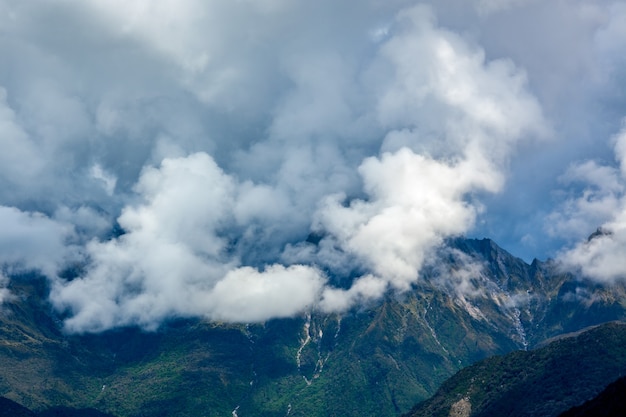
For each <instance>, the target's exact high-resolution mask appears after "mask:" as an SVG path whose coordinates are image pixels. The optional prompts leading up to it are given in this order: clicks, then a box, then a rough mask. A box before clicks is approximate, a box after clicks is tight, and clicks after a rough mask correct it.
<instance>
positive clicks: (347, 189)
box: [0, 0, 626, 332]
mask: <svg viewBox="0 0 626 417" xmlns="http://www.w3.org/2000/svg"><path fill="white" fill-rule="evenodd" d="M624 19H626V8H624V7H623V4H621V3H620V2H613V1H600V2H598V1H593V2H592V1H586V0H577V1H574V2H568V1H564V0H563V1H561V0H559V1H555V2H550V3H549V4H546V3H545V2H537V1H532V0H530V1H517V0H515V1H512V0H507V1H493V0H490V1H485V0H476V1H473V2H461V1H455V0H447V1H444V2H432V4H429V2H426V3H424V4H416V3H414V2H412V1H408V0H397V1H391V2H379V1H376V0H368V1H365V2H361V1H359V2H357V1H348V2H343V3H341V4H337V3H336V2H333V1H326V0H323V1H321V2H316V3H315V4H304V3H302V4H301V3H293V2H289V1H283V0H261V1H240V2H220V1H199V0H184V1H176V2H174V1H162V2H159V3H158V4H152V3H150V2H145V1H141V0H134V1H124V2H122V1H100V0H90V1H80V2H79V1H75V0H63V1H60V2H56V3H55V4H54V5H51V4H49V3H48V2H44V1H30V2H14V1H9V0H0V53H2V55H3V57H5V58H6V59H5V60H3V63H2V64H1V65H0V146H1V147H2V149H3V152H2V153H0V185H1V187H0V225H1V226H2V227H1V231H0V245H1V246H2V249H3V250H2V252H1V253H0V264H1V266H2V271H4V272H3V274H4V275H3V276H9V275H10V274H11V273H12V272H14V271H18V270H23V269H37V270H40V271H42V272H43V273H44V274H45V275H46V276H48V277H49V279H50V281H51V283H52V289H53V290H52V293H51V300H52V302H53V304H54V305H55V306H56V307H57V308H58V309H59V310H61V311H66V312H67V313H68V316H69V318H68V319H67V321H66V326H67V329H68V330H69V331H78V332H80V331H100V330H104V329H108V328H111V327H115V326H125V325H140V326H143V327H145V328H156V327H158V325H159V323H161V322H162V321H163V320H166V319H168V318H171V317H189V316H205V317H208V318H210V319H213V320H226V321H242V322H249V321H262V320H267V319H269V318H272V317H285V316H290V315H294V314H298V313H300V312H303V311H305V310H309V309H314V308H320V309H323V310H325V311H343V310H346V309H348V308H350V307H351V306H353V305H354V304H355V303H361V302H367V301H368V300H372V299H376V298H377V297H380V296H381V295H382V294H384V292H385V291H388V290H392V291H403V290H406V289H408V288H410V286H411V285H412V284H413V283H415V282H417V281H418V280H419V279H420V269H421V268H422V266H423V265H424V263H425V261H426V260H427V259H428V258H429V257H430V256H432V254H433V253H434V252H435V251H436V250H437V248H438V247H439V246H440V245H441V244H442V243H443V242H444V241H445V239H446V238H447V237H450V236H457V235H463V234H479V235H482V234H488V235H490V236H491V237H494V238H496V240H498V241H501V242H502V243H503V244H505V246H507V247H509V248H511V249H513V251H514V252H516V251H515V249H519V250H520V251H522V252H523V253H526V254H528V253H530V252H531V251H535V252H536V251H540V252H541V253H534V255H535V256H539V257H541V256H544V253H547V254H554V253H556V252H557V250H558V248H559V247H560V246H561V245H563V244H565V243H570V244H571V245H574V242H576V241H577V239H581V238H583V237H585V236H587V235H588V234H590V233H591V232H592V231H593V230H595V229H596V228H597V227H598V226H599V225H603V229H605V230H610V231H611V234H610V235H609V234H606V235H603V237H602V238H601V239H598V240H594V241H595V242H605V241H606V242H609V240H608V239H609V237H608V236H611V239H612V240H611V242H613V243H615V242H618V241H619V239H621V238H619V232H618V230H619V227H618V224H619V222H620V218H621V217H620V216H621V214H620V213H622V212H623V206H624V204H623V201H622V200H623V187H624V184H623V181H624V179H623V174H622V173H621V171H620V170H619V169H620V168H618V167H617V166H615V164H604V163H601V162H587V163H582V164H579V163H577V161H580V160H582V159H586V158H587V157H589V156H590V157H592V158H596V159H598V158H604V159H607V158H608V157H610V155H611V148H610V143H609V142H610V141H608V140H605V138H608V137H609V136H610V134H611V133H612V132H615V131H616V130H618V129H619V121H620V120H621V118H622V117H623V115H622V114H619V109H620V108H621V109H623V108H624V107H623V104H624V103H625V102H626V100H625V99H624V98H623V97H622V96H619V95H618V94H616V93H615V91H616V89H615V86H618V85H621V84H620V82H621V81H623V80H624V77H626V71H625V70H624V68H626V65H625V64H626V62H624V59H623V58H621V57H623V56H626V53H623V52H626V42H625V41H624V39H626V38H625V37H624V36H622V35H623V27H624V25H622V24H621V23H623V21H624ZM348 22H349V23H348ZM572 39H573V40H572ZM572 86H575V87H574V88H573V87H572ZM582 116H584V117H582ZM616 143H618V145H617V147H616V152H617V154H618V156H619V157H618V159H619V160H620V161H621V160H622V159H621V158H623V156H622V154H623V152H622V151H623V149H622V148H621V146H622V145H619V143H620V140H619V139H616ZM598 144H601V145H602V146H599V145H598ZM557 177H558V178H560V180H559V181H560V182H557V181H556V180H555V178H557ZM587 183H589V184H591V185H590V187H591V188H587V187H586V186H585V184H587ZM567 184H575V186H574V188H571V189H567V190H565V191H562V192H561V193H565V194H561V196H563V195H565V198H564V199H563V198H562V197H557V199H556V200H554V199H553V197H551V196H553V195H554V194H551V192H552V190H554V189H556V188H561V189H562V188H563V187H564V186H565V185H567ZM576 184H578V185H576ZM581 192H582V194H580V193H581ZM581 196H582V197H581ZM559 198H560V200H559ZM562 201H565V203H564V204H560V203H561V202H562ZM555 203H556V204H555ZM546 219H548V220H546ZM546 225H548V226H546ZM546 230H547V231H548V232H549V238H548V239H545V238H544V237H543V236H544V235H545V233H546ZM537 242H541V243H537ZM606 242H605V243H603V245H608V243H606ZM613 243H611V245H613ZM507 244H508V245H507ZM594 244H599V243H594ZM615 245H617V246H611V247H610V248H607V247H606V246H603V249H602V251H601V252H602V253H603V254H604V253H615V254H616V255H615V256H618V254H619V253H620V251H621V250H622V249H621V247H622V246H623V245H622V246H620V244H618V243H615ZM571 247H572V248H573V249H572V250H571V251H570V252H564V255H563V259H565V261H564V262H565V263H564V264H567V265H570V266H571V267H573V268H575V267H577V268H579V270H580V271H581V272H583V273H585V274H589V275H592V276H598V277H599V278H600V279H604V280H605V281H606V280H609V281H610V280H612V279H613V278H614V277H616V276H618V275H619V274H620V273H621V272H619V271H618V272H615V271H614V272H606V273H604V272H602V273H598V272H597V271H595V270H592V269H585V267H583V266H581V265H583V263H580V262H582V261H580V260H581V259H586V258H585V256H587V255H588V257H589V262H584V265H592V264H593V262H594V261H593V259H597V256H598V255H590V254H589V253H590V252H589V253H587V255H585V254H583V253H582V252H580V253H578V252H575V251H576V250H580V251H582V249H578V248H582V247H583V246H580V247H579V246H571ZM544 251H545V252H544ZM594 253H595V252H594ZM567 254H569V255H567ZM568 256H569V258H568ZM594 256H595V258H594ZM603 256H604V255H603ZM607 256H608V255H607ZM570 258H571V259H575V260H576V262H579V261H580V262H579V263H575V262H574V261H567V259H570ZM598 259H599V258H598ZM576 265H578V266H576ZM68 267H70V268H74V269H76V270H78V271H79V275H78V276H77V277H75V278H73V279H66V278H61V277H60V275H62V276H65V277H67V275H66V274H65V275H64V274H62V273H61V272H62V271H63V270H64V269H67V268H68ZM603 274H604V275H603Z"/></svg>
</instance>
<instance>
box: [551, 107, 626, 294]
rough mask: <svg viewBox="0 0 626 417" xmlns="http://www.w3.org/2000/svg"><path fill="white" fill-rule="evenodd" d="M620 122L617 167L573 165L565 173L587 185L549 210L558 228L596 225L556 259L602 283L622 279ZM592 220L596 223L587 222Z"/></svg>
mask: <svg viewBox="0 0 626 417" xmlns="http://www.w3.org/2000/svg"><path fill="white" fill-rule="evenodd" d="M623 126H624V127H623V128H622V130H621V131H620V132H619V133H618V134H617V135H615V136H614V139H613V140H614V144H615V155H616V159H617V160H618V161H619V162H620V164H621V170H620V171H618V170H616V169H613V168H610V167H606V166H599V165H597V164H596V163H594V162H585V163H583V164H581V165H578V166H576V167H574V168H573V169H572V170H571V172H570V173H568V176H570V177H571V176H572V172H573V173H574V174H575V175H574V176H575V177H576V178H577V179H580V180H586V184H589V188H585V189H584V190H583V192H582V195H579V196H578V197H576V198H571V199H568V200H566V202H565V203H564V204H563V205H562V206H561V208H560V210H559V211H555V212H554V213H553V214H552V218H555V219H558V220H560V221H561V223H557V227H560V228H562V229H564V228H566V227H577V226H580V225H582V226H586V229H583V230H582V233H587V234H590V232H591V231H593V230H594V229H592V228H591V227H598V226H599V228H598V231H599V233H595V234H594V236H593V237H591V238H590V239H587V240H584V241H581V242H578V243H577V244H576V245H575V246H574V247H572V248H571V249H569V250H566V251H562V252H561V253H560V254H559V256H558V260H559V261H560V262H561V264H562V266H563V267H564V268H566V269H569V270H574V271H578V272H580V273H581V274H582V275H583V276H586V277H588V278H592V279H596V280H598V281H601V282H604V283H611V282H614V281H615V280H626V264H625V263H624V255H625V254H626V194H625V193H624V190H625V187H626V168H625V166H626V165H625V164H624V161H625V160H626V119H625V121H624V125H623ZM562 219H564V220H562ZM593 221H597V223H596V224H595V225H593V224H590V223H592V222H593ZM589 226H591V227H589ZM577 232H578V233H579V234H580V231H578V230H577Z"/></svg>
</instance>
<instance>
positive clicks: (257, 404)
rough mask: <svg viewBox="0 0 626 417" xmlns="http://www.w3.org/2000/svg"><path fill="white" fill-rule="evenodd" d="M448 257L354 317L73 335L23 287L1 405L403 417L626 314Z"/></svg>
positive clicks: (6, 346)
mask: <svg viewBox="0 0 626 417" xmlns="http://www.w3.org/2000/svg"><path fill="white" fill-rule="evenodd" d="M437 259H438V261H436V262H434V263H433V264H432V265H430V266H429V267H427V268H425V269H424V271H423V272H422V279H421V280H420V281H419V282H418V283H417V284H416V285H415V286H414V287H413V289H412V290H411V291H408V292H405V293H403V294H393V293H391V294H388V295H387V296H386V297H384V298H383V299H382V300H380V302H378V303H377V304H373V305H371V306H369V308H363V309H356V310H353V311H351V312H348V313H346V314H343V315H338V314H331V315H327V314H322V313H320V312H315V311H312V312H310V313H307V314H304V315H302V316H299V317H295V318H291V319H280V320H270V321H268V322H265V323H258V324H249V325H245V324H226V323H212V322H207V321H204V320H202V319H176V320H170V321H168V322H166V323H164V324H163V325H162V327H161V328H160V329H159V330H158V331H156V332H146V331H143V330H141V329H138V328H124V329H117V330H111V331H108V332H103V333H99V334H82V335H69V334H64V333H63V332H62V330H61V324H62V322H61V319H62V318H63V317H61V316H58V315H57V314H56V313H55V312H54V311H53V309H52V307H51V306H50V305H49V303H48V302H47V301H46V298H45V294H46V281H45V280H44V279H43V278H42V277H40V276H37V275H36V274H30V275H23V276H21V277H16V278H15V279H12V280H11V281H10V290H11V291H12V293H13V294H14V297H13V299H12V300H10V301H8V302H7V303H5V305H3V307H2V309H3V311H4V312H3V313H2V314H0V343H1V346H0V359H1V360H3V361H4V363H6V364H7V365H9V366H7V367H5V368H4V369H2V370H0V395H4V396H5V397H7V398H10V399H12V400H14V401H17V402H19V403H20V404H22V405H25V406H27V407H28V408H30V409H33V410H35V411H41V410H43V409H47V408H51V407H54V406H64V407H74V408H89V407H91V408H94V409H97V410H99V411H102V412H106V413H110V414H114V415H116V416H118V417H138V416H142V415H153V414H151V413H156V414H154V415H158V413H163V412H167V413H169V415H180V416H185V415H190V416H191V415H201V414H202V413H203V414H207V413H208V415H224V414H228V413H232V412H233V411H235V410H237V411H236V413H238V414H239V415H241V416H243V415H251V414H254V415H258V416H284V415H285V414H286V413H287V412H288V413H289V415H290V416H318V415H319V416H322V415H342V416H357V415H377V416H394V415H398V414H401V413H403V412H407V411H408V410H410V409H411V408H412V407H413V406H414V405H415V404H416V403H417V402H419V401H421V400H424V399H426V398H428V397H430V396H431V395H432V394H434V393H435V391H436V390H437V388H438V387H439V385H440V384H441V383H443V382H444V381H445V380H446V379H447V378H448V377H450V376H452V375H453V374H455V373H456V372H457V371H459V370H460V369H462V368H463V367H465V366H468V365H471V364H473V363H475V362H476V361H479V360H481V359H484V358H486V357H489V356H493V355H501V354H505V353H507V352H511V351H515V350H524V349H528V348H531V347H534V346H536V345H537V344H538V343H540V342H541V341H543V340H546V339H547V338H549V337H552V336H556V335H559V334H561V333H564V332H567V331H575V330H579V329H581V328H582V327H586V326H587V325H593V324H599V323H603V322H605V321H610V320H616V319H622V318H626V308H625V307H624V306H623V305H622V304H620V302H621V301H623V297H622V294H623V293H624V289H623V287H616V288H612V289H605V288H601V287H598V286H597V285H596V284H594V283H592V282H590V281H585V280H579V279H577V278H576V277H574V276H572V275H571V274H565V273H562V272H560V271H558V268H556V266H555V265H554V264H553V263H550V262H540V261H537V262H533V264H530V265H529V264H527V263H525V262H524V261H523V260H521V259H519V258H516V257H514V256H513V255H511V254H509V253H508V252H506V251H505V250H503V249H501V248H499V247H498V246H497V245H496V244H495V242H493V241H490V240H488V239H487V240H472V239H464V240H463V239H461V240H457V241H456V243H455V244H451V245H450V246H449V248H448V249H446V250H442V252H441V253H440V254H439V255H438V257H437ZM581 294H582V295H585V297H582V296H581ZM596 295H597V296H596ZM328 410H330V411H328ZM199 413H200V414H199Z"/></svg>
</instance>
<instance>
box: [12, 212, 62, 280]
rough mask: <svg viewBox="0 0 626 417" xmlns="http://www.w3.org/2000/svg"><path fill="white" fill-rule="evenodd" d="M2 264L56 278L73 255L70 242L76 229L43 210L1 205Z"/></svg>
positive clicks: (17, 269)
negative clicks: (37, 210) (24, 209)
mask: <svg viewBox="0 0 626 417" xmlns="http://www.w3.org/2000/svg"><path fill="white" fill-rule="evenodd" d="M0 229H1V230H2V233H0V265H1V266H2V268H3V270H5V271H7V270H9V271H12V272H20V271H21V270H32V269H39V270H41V271H42V272H43V273H44V274H46V275H48V276H50V277H54V276H56V273H57V271H58V269H59V268H60V267H61V266H62V265H63V263H64V262H65V261H66V260H67V258H68V257H69V256H70V255H71V252H72V248H71V247H69V246H68V245H67V242H68V240H69V238H70V237H71V236H72V235H73V233H74V230H73V227H72V226H71V225H68V224H63V223H59V222H56V221H54V220H53V219H50V218H48V217H46V216H45V215H43V214H41V213H36V212H35V213H33V212H22V211H20V210H18V209H16V208H14V207H5V206H0Z"/></svg>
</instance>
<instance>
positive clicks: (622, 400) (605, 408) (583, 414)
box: [559, 377, 626, 417]
mask: <svg viewBox="0 0 626 417" xmlns="http://www.w3.org/2000/svg"><path fill="white" fill-rule="evenodd" d="M624 410H626V377H622V378H620V379H618V380H617V381H615V382H613V383H611V384H610V385H609V386H608V387H606V388H605V389H604V391H602V392H601V393H600V394H598V396H597V397H595V398H593V399H591V400H589V401H587V402H585V403H584V404H582V405H579V406H577V407H572V408H570V409H569V410H567V411H566V412H564V413H562V414H560V415H559V417H621V416H623V415H624Z"/></svg>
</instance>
